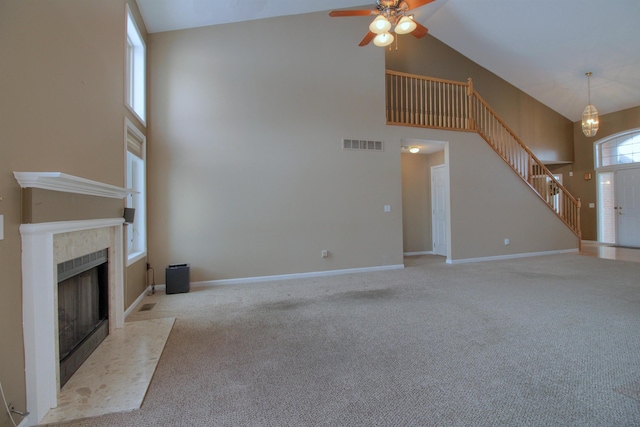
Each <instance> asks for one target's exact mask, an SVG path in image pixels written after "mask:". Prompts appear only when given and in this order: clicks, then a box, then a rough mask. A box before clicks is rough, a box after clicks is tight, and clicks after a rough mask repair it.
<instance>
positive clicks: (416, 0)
mask: <svg viewBox="0 0 640 427" xmlns="http://www.w3.org/2000/svg"><path fill="white" fill-rule="evenodd" d="M432 1H435V0H403V1H401V2H400V5H399V7H400V9H402V10H411V9H415V8H417V7H420V6H424V5H425V4H429V3H431V2H432Z"/></svg>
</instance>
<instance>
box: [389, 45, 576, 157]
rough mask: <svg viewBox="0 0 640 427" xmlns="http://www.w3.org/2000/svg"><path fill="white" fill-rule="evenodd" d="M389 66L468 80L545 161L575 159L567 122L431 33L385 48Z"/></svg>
mask: <svg viewBox="0 0 640 427" xmlns="http://www.w3.org/2000/svg"><path fill="white" fill-rule="evenodd" d="M386 52H387V53H386V66H387V68H388V69H390V70H395V71H402V72H406V73H412V74H418V75H423V76H429V77H438V78H442V79H448V80H454V81H459V82H466V81H467V79H468V78H469V77H471V78H472V79H473V85H474V89H475V90H476V91H477V92H478V93H479V94H480V96H482V97H483V98H484V99H485V100H486V101H487V102H488V103H489V105H490V106H491V108H493V109H494V110H495V111H496V112H497V113H498V114H499V115H500V117H501V118H502V119H503V120H504V121H505V122H506V123H507V125H508V126H509V127H510V128H511V129H512V130H513V131H514V132H515V133H516V135H518V136H519V137H520V138H521V139H522V140H523V142H524V143H525V144H526V145H527V146H529V148H530V149H531V150H532V151H533V153H534V154H535V155H536V156H537V157H538V158H539V159H540V160H542V161H543V162H550V161H572V160H573V129H572V124H571V121H570V120H568V119H566V118H565V117H563V116H561V115H560V114H558V113H556V112H555V111H553V110H551V109H550V108H548V107H547V106H545V105H543V104H541V103H540V102H538V101H536V100H535V99H534V98H532V97H530V96H529V95H527V94H526V93H524V92H522V91H521V90H519V89H517V88H515V87H514V86H512V85H511V84H509V83H507V82H506V81H505V80H503V79H501V78H500V77H498V76H496V75H495V74H493V73H491V72H490V71H488V70H486V69H485V68H483V67H481V66H479V65H478V64H476V63H475V62H473V61H471V60H470V59H468V58H466V57H465V56H463V55H462V54H460V53H458V52H456V51H455V50H453V49H452V48H450V47H449V46H447V45H445V44H444V43H442V42H441V41H439V40H438V39H436V38H435V37H432V36H431V35H429V34H428V35H427V36H426V37H424V38H421V39H416V38H414V37H409V36H405V37H401V38H400V40H399V47H398V50H395V49H391V50H389V49H387V51H386Z"/></svg>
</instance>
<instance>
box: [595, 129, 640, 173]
mask: <svg viewBox="0 0 640 427" xmlns="http://www.w3.org/2000/svg"><path fill="white" fill-rule="evenodd" d="M638 132H640V128H635V129H628V130H625V131H622V132H618V133H614V134H613V135H608V136H605V137H604V138H600V139H599V140H597V141H595V142H594V143H593V163H594V164H593V168H594V169H595V170H596V171H599V172H615V171H617V170H621V169H636V168H640V163H639V162H635V163H619V164H615V165H608V166H602V165H601V163H602V159H601V158H600V152H601V150H600V146H601V145H602V144H605V143H606V142H608V141H610V140H612V139H616V138H620V137H621V136H625V135H630V134H634V133H638Z"/></svg>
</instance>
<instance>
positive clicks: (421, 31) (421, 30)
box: [411, 22, 429, 39]
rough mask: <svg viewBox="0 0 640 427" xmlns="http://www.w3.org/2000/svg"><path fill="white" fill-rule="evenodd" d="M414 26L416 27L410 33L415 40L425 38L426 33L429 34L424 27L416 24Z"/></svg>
mask: <svg viewBox="0 0 640 427" xmlns="http://www.w3.org/2000/svg"><path fill="white" fill-rule="evenodd" d="M416 25H417V27H416V29H415V30H413V31H411V35H412V36H414V37H415V38H417V39H419V38H421V37H424V36H426V35H427V33H428V32H429V30H428V29H427V27H425V26H424V25H422V24H419V23H418V22H416Z"/></svg>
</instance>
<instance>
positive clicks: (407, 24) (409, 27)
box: [394, 15, 417, 34]
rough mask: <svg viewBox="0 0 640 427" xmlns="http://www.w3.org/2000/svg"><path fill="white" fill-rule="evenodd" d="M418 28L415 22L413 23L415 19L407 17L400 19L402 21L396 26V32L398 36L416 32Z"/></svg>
mask: <svg viewBox="0 0 640 427" xmlns="http://www.w3.org/2000/svg"><path fill="white" fill-rule="evenodd" d="M416 27H417V25H416V23H415V22H413V19H411V18H410V17H408V16H406V15H405V16H403V17H402V18H400V20H399V21H398V23H397V24H396V28H395V30H394V31H395V33H396V34H409V33H410V32H412V31H413V30H415V29H416Z"/></svg>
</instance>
